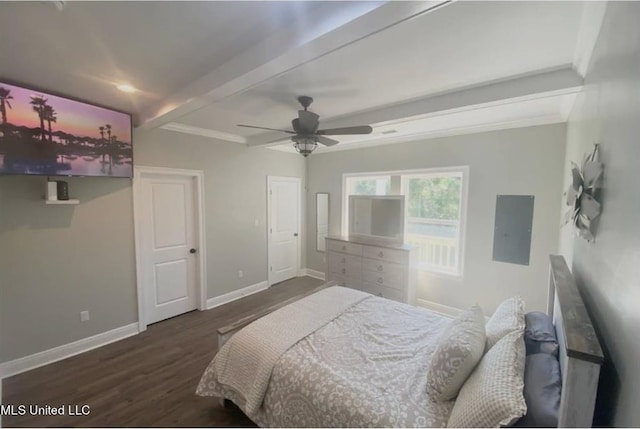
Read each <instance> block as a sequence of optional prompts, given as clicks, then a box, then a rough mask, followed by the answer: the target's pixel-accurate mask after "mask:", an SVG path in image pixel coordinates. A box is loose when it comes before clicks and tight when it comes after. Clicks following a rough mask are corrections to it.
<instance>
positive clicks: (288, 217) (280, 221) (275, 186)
mask: <svg viewBox="0 0 640 429" xmlns="http://www.w3.org/2000/svg"><path fill="white" fill-rule="evenodd" d="M268 187H269V204H268V205H269V246H268V247H269V258H268V259H269V276H268V277H269V285H272V284H274V283H279V282H282V281H285V280H288V279H290V278H293V277H296V276H297V275H298V268H299V266H300V262H299V261H300V179H298V178H295V177H271V176H270V177H269V178H268Z"/></svg>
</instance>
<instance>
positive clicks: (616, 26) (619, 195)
mask: <svg viewBox="0 0 640 429" xmlns="http://www.w3.org/2000/svg"><path fill="white" fill-rule="evenodd" d="M594 142H600V143H601V146H600V148H601V152H600V154H601V160H602V161H603V162H604V164H605V170H604V181H603V189H602V204H603V211H602V215H601V218H600V222H599V226H598V229H597V234H596V240H595V243H587V242H585V241H583V240H581V239H578V238H576V237H575V236H574V235H573V232H572V231H571V229H570V228H565V229H564V230H563V231H562V236H561V250H562V253H563V254H564V255H565V257H566V258H567V259H568V261H569V263H571V261H573V264H572V265H573V272H574V274H575V276H576V278H577V279H578V282H579V284H580V287H581V291H582V294H583V297H584V299H585V301H586V303H587V305H588V307H589V310H590V312H591V314H592V315H593V316H594V317H595V323H596V324H597V330H598V331H599V334H600V338H601V340H602V342H603V343H604V345H605V348H606V350H605V352H606V354H607V355H608V358H609V361H608V362H607V366H606V367H605V370H604V377H603V378H601V386H602V389H601V391H600V393H599V398H598V400H599V405H598V411H599V415H600V418H604V421H600V423H612V424H613V425H615V426H639V425H640V408H639V407H638V405H637V404H638V398H639V397H640V365H639V364H638V361H639V360H640V342H639V341H638V327H639V326H640V311H639V303H640V283H639V279H640V227H639V226H638V225H639V224H638V221H639V217H638V215H639V214H640V192H639V191H638V184H639V183H640V178H639V177H638V164H639V163H640V3H625V2H611V3H609V5H608V6H607V13H606V15H605V19H604V22H603V26H602V30H601V32H600V36H599V39H598V41H597V44H596V48H595V51H594V54H593V57H592V60H591V64H590V66H589V69H588V72H587V75H586V87H585V91H584V92H583V93H582V94H580V96H579V97H578V99H577V102H576V105H575V106H574V110H573V112H572V114H571V117H570V121H569V124H568V128H567V154H566V161H565V162H566V165H565V169H564V171H565V177H566V180H565V188H566V187H567V186H568V178H569V173H568V172H569V162H570V161H576V162H580V161H581V160H582V159H583V156H584V154H585V153H587V152H591V150H592V149H593V146H592V144H593V143H594ZM564 209H565V207H564V206H563V211H564ZM603 412H604V414H602V413H603ZM606 413H611V414H612V416H610V417H611V418H612V419H613V421H612V422H607V417H609V416H607V415H606Z"/></svg>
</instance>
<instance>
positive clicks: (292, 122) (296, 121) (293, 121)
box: [291, 118, 300, 133]
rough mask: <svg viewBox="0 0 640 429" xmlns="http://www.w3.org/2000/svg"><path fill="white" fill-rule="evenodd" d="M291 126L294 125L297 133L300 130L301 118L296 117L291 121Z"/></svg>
mask: <svg viewBox="0 0 640 429" xmlns="http://www.w3.org/2000/svg"><path fill="white" fill-rule="evenodd" d="M291 126H292V127H293V130H294V131H295V132H296V133H299V132H300V119H298V118H295V119H294V120H292V121H291Z"/></svg>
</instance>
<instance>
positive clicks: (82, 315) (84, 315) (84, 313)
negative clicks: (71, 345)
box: [80, 310, 89, 322]
mask: <svg viewBox="0 0 640 429" xmlns="http://www.w3.org/2000/svg"><path fill="white" fill-rule="evenodd" d="M87 320H89V310H85V311H81V312H80V321H81V322H86V321H87Z"/></svg>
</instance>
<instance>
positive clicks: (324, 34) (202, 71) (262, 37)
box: [0, 0, 604, 149]
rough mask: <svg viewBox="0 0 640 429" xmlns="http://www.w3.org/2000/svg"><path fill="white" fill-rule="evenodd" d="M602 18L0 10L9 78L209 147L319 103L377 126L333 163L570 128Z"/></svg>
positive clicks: (416, 5)
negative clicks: (426, 144) (407, 143)
mask: <svg viewBox="0 0 640 429" xmlns="http://www.w3.org/2000/svg"><path fill="white" fill-rule="evenodd" d="M592 5H593V3H589V2H520V1H506V2H464V1H458V2H447V1H441V0H431V1H425V2H295V1H294V2H68V3H66V4H65V7H64V8H63V10H62V11H58V10H57V9H56V8H55V7H53V6H52V5H51V4H48V3H45V2H33V3H26V2H24V3H23V2H1V3H0V37H1V40H2V43H1V44H0V58H3V59H10V61H9V60H3V61H2V62H0V78H5V79H10V80H14V81H18V82H22V83H25V84H30V85H33V86H37V87H41V88H42V89H44V90H50V91H54V92H58V93H62V94H67V95H70V96H73V97H77V98H81V99H85V100H87V101H90V102H94V103H96V104H102V105H106V106H109V107H113V108H117V109H120V110H125V111H129V112H131V113H133V114H135V115H136V116H137V117H138V118H139V119H140V120H139V123H140V124H141V125H142V126H144V127H164V128H167V129H171V130H173V131H177V132H185V133H193V134H201V135H205V136H208V137H211V138H212V139H214V140H212V144H216V141H217V140H220V139H222V140H228V141H234V142H239V143H242V142H247V144H250V145H258V144H263V143H264V142H267V141H271V140H274V139H275V138H278V137H280V136H279V135H278V134H274V133H262V132H260V131H259V130H251V129H243V128H238V127H236V124H239V123H245V124H254V125H258V126H266V127H272V128H290V121H291V119H292V118H294V117H295V116H296V110H297V109H298V108H299V105H298V104H297V102H296V101H295V97H296V96H298V95H310V96H312V97H314V98H315V102H314V103H313V104H312V106H311V108H310V110H312V111H314V112H316V113H318V114H320V116H321V126H325V127H328V126H343V125H345V124H349V125H350V124H353V125H359V124H360V123H362V122H361V121H366V122H364V123H369V124H371V125H373V126H374V133H373V134H372V135H371V136H368V137H366V138H365V140H361V137H346V136H345V137H341V136H339V137H338V140H341V141H342V142H343V143H344V144H343V145H337V146H334V147H333V149H340V148H341V147H342V148H346V147H358V146H361V145H362V144H365V143H363V142H370V144H379V143H381V142H382V143H384V142H386V143H389V142H394V141H401V140H402V139H405V140H406V139H408V138H415V136H417V135H423V136H435V135H441V134H443V133H457V132H466V131H465V130H467V131H468V130H481V129H491V128H499V127H507V126H524V125H526V124H534V123H541V122H544V121H546V123H549V122H558V121H563V120H566V115H567V112H568V110H569V109H570V106H571V102H572V100H573V95H572V94H575V92H576V91H579V90H580V85H581V79H582V78H581V76H580V75H579V74H578V73H577V72H575V71H572V68H573V69H576V68H577V69H578V70H580V69H581V67H582V66H580V67H578V66H577V65H576V63H577V62H580V63H581V64H582V65H583V64H584V63H585V61H587V60H588V56H589V55H588V53H590V49H592V46H589V43H593V41H594V40H595V37H594V35H597V31H598V30H599V27H598V25H597V23H598V19H597V16H598V15H599V16H601V15H603V14H604V8H602V7H600V6H598V7H594V6H592ZM594 17H595V18H594ZM585 40H586V42H585ZM590 41H591V42H590ZM585 53H587V54H585ZM585 58H586V59H585ZM577 59H579V61H578V60H577ZM558 70H560V71H561V73H560V74H562V73H564V78H563V79H564V80H563V79H560V80H561V81H562V82H561V84H558V82H559V81H558V79H556V77H557V74H558ZM568 75H571V76H568ZM528 76H533V77H532V78H528ZM121 83H129V84H131V85H133V86H135V87H136V88H138V89H139V91H138V92H137V93H134V94H125V93H122V92H120V91H118V90H117V89H116V84H121ZM420 109H423V110H420ZM352 121H356V122H352ZM514 124H517V125H514ZM390 131H393V132H392V133H389V132H390Z"/></svg>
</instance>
